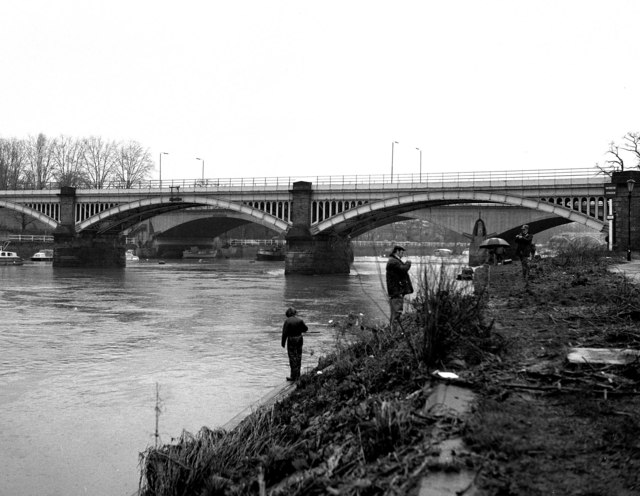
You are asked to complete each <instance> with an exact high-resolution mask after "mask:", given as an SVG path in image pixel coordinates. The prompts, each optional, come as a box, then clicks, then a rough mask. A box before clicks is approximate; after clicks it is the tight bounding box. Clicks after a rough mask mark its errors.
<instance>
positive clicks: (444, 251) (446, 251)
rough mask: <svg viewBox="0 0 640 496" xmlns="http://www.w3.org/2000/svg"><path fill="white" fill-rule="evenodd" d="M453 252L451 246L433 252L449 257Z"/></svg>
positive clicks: (438, 255) (439, 255)
mask: <svg viewBox="0 0 640 496" xmlns="http://www.w3.org/2000/svg"><path fill="white" fill-rule="evenodd" d="M452 253H453V251H451V250H450V249H449V248H438V249H437V250H435V251H434V252H433V254H434V255H435V256H436V257H448V256H450V255H451V254H452Z"/></svg>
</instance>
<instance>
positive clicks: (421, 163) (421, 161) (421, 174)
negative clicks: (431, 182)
mask: <svg viewBox="0 0 640 496" xmlns="http://www.w3.org/2000/svg"><path fill="white" fill-rule="evenodd" d="M416 150H418V151H419V152H420V182H422V150H420V148H418V147H416Z"/></svg>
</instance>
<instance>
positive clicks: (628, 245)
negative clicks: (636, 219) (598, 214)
mask: <svg viewBox="0 0 640 496" xmlns="http://www.w3.org/2000/svg"><path fill="white" fill-rule="evenodd" d="M635 184H636V182H635V181H634V180H633V179H629V180H627V189H628V190H629V201H628V202H627V207H628V210H627V262H630V261H631V192H632V191H633V187H634V186H635Z"/></svg>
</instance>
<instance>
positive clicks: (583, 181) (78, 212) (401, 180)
mask: <svg viewBox="0 0 640 496" xmlns="http://www.w3.org/2000/svg"><path fill="white" fill-rule="evenodd" d="M617 184H618V186H616V183H615V182H614V183H612V182H611V178H610V177H609V176H606V175H604V174H599V173H598V171H597V170H595V169H587V170H585V169H563V170H539V171H506V172H486V173H480V172H476V173H442V174H423V175H421V176H420V177H418V176H417V175H409V176H393V177H390V176H340V177H320V176H319V177H300V178H243V179H216V180H206V181H180V182H178V181H173V182H171V183H169V184H168V185H167V184H166V181H165V184H163V185H162V187H159V185H157V184H154V183H153V182H149V183H144V184H139V185H136V187H135V188H127V189H124V188H119V187H117V185H115V187H112V188H109V189H99V190H98V189H95V190H83V189H74V188H60V189H51V190H35V191H34V190H29V191H0V207H4V208H7V209H12V210H15V211H18V212H21V213H23V214H26V215H29V216H32V217H34V218H36V219H38V220H39V221H41V222H43V223H44V224H46V225H48V226H50V227H51V228H52V229H53V230H54V237H55V243H56V256H55V260H54V265H57V266H61V267H62V266H95V265H103V266H104V265H106V266H122V265H124V264H125V262H124V244H123V239H122V234H123V233H124V232H125V231H127V230H128V229H130V228H132V227H133V226H134V225H136V224H138V223H140V222H142V221H144V220H146V219H149V218H151V217H154V216H158V215H160V214H163V213H167V212H175V211H178V210H184V209H191V208H194V207H207V208H213V209H217V210H219V211H223V212H224V215H225V216H228V217H235V218H240V219H243V220H245V221H250V222H254V223H257V224H260V225H263V226H266V227H269V228H270V229H272V230H274V231H276V232H278V233H282V234H283V235H285V237H286V239H287V244H288V254H287V259H286V262H285V268H286V272H287V273H304V274H317V273H348V272H349V265H350V262H351V250H350V240H351V239H352V238H355V237H357V236H359V235H361V234H363V233H365V232H367V231H369V230H371V229H374V228H376V227H379V226H382V225H385V224H389V223H393V222H397V221H399V220H405V219H407V218H410V217H412V216H415V214H412V213H414V212H416V211H420V210H424V209H430V210H434V209H437V208H439V207H444V206H451V205H457V206H461V207H464V206H468V207H469V208H472V209H475V210H476V211H477V209H478V205H489V204H491V205H504V206H513V207H519V208H524V209H529V210H531V211H532V212H536V213H537V214H543V215H538V216H537V219H538V220H534V221H533V222H531V223H530V224H531V229H532V231H533V232H534V233H535V232H539V231H542V230H544V229H547V228H549V227H553V226H555V225H560V224H562V223H567V222H578V223H580V224H584V225H586V226H589V227H591V228H593V229H597V230H604V229H605V228H606V226H607V225H608V221H609V220H610V218H611V216H612V214H613V209H614V207H613V203H612V202H609V201H608V199H609V198H616V188H618V189H620V188H623V187H624V188H625V191H626V184H624V182H623V181H622V179H620V180H619V181H618V183H617ZM620 191H622V189H620ZM618 196H622V194H621V193H620V194H618ZM516 227H517V226H515V225H514V226H512V228H513V229H514V230H515V228H516ZM509 232H510V229H505V230H504V231H503V232H502V233H501V234H504V235H505V236H508V235H509Z"/></svg>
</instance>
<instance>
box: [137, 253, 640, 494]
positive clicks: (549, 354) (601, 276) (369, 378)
mask: <svg viewBox="0 0 640 496" xmlns="http://www.w3.org/2000/svg"><path fill="white" fill-rule="evenodd" d="M600 255H602V254H599V255H598V256H597V257H596V256H595V255H594V254H583V255H581V254H579V253H573V254H565V255H562V256H559V257H557V258H555V259H545V260H539V261H537V262H536V263H535V264H534V265H533V267H532V276H531V281H530V284H529V285H528V287H525V285H524V283H523V281H522V279H521V275H520V265H519V264H518V263H514V264H511V265H506V266H499V267H491V271H490V274H489V286H488V288H487V291H486V292H485V293H484V294H482V295H475V296H471V295H467V296H459V295H458V296H456V295H453V294H451V293H446V292H443V291H442V289H443V287H440V288H439V289H437V290H436V291H433V292H429V293H428V294H426V295H423V296H418V298H417V299H416V305H415V306H416V312H415V313H413V314H412V315H407V316H406V317H405V320H404V322H403V325H404V327H403V328H401V329H398V330H397V331H396V332H391V331H390V330H389V329H379V328H368V327H367V326H360V327H357V328H356V329H353V326H351V328H349V325H348V324H349V323H348V322H343V323H342V325H340V326H337V327H336V352H335V354H334V355H333V356H331V357H328V358H327V359H326V360H324V361H323V362H321V364H320V368H321V369H322V370H320V369H318V370H315V371H313V373H311V374H308V375H306V376H304V377H303V378H302V380H301V381H300V382H299V383H298V384H297V387H296V388H295V390H294V391H293V392H292V393H291V394H290V395H289V396H288V397H287V398H285V399H283V400H282V401H281V402H279V403H277V404H276V405H274V406H273V407H271V408H267V409H261V410H258V411H257V412H255V413H254V414H252V415H249V416H248V417H247V418H246V419H245V420H244V421H242V422H240V423H239V425H238V426H237V427H236V428H235V429H232V430H231V431H224V430H216V431H211V430H209V429H206V428H203V429H202V430H201V431H200V432H199V433H198V434H196V435H190V434H185V435H184V436H183V437H182V439H180V440H179V441H178V442H177V443H175V444H174V445H167V446H163V447H161V448H159V449H158V450H148V451H147V452H146V453H145V454H144V459H143V464H142V466H143V479H142V483H143V484H142V486H143V487H142V489H143V490H142V493H143V494H149V495H150V494H179V493H181V492H184V491H186V492H187V493H190V494H203V495H214V494H266V489H267V488H268V493H269V494H305V495H313V494H344V495H356V494H403V495H404V494H409V495H411V494H416V495H417V494H420V495H422V494H427V492H426V491H427V489H426V488H428V487H429V486H430V485H435V484H436V481H437V479H438V476H439V475H440V474H443V473H471V474H472V478H471V479H472V480H473V481H474V482H473V488H472V489H470V491H474V494H487V495H494V494H495V495H498V494H500V495H507V494H514V495H515V494H517V495H529V494H530V495H538V494H539V495H547V494H585V495H586V494H602V495H606V494H611V495H614V494H615V495H627V494H628V495H631V494H638V492H639V491H640V481H639V480H638V477H639V476H638V474H640V445H638V441H637V440H638V439H639V438H640V423H639V421H638V418H637V414H636V413H637V411H638V408H640V400H639V399H640V367H638V365H637V363H628V364H626V365H624V366H619V365H611V364H598V363H589V364H587V363H585V364H581V363H578V364H575V363H571V362H569V361H568V360H567V355H568V353H569V351H570V349H572V348H581V347H589V348H635V349H638V348H640V333H639V331H638V329H637V322H636V320H635V319H636V313H635V309H636V308H637V306H638V303H637V302H638V296H639V292H638V288H637V286H635V285H633V284H631V283H630V281H629V280H628V279H627V278H625V277H624V276H622V275H620V274H616V273H612V272H611V271H610V270H609V269H610V266H611V261H610V260H606V259H604V258H600ZM444 289H446V288H444ZM426 310H428V311H426ZM639 314H640V312H639ZM432 343H436V346H431V347H429V346H426V345H427V344H432ZM329 367H330V368H329ZM436 369H438V370H440V371H447V372H452V373H455V374H456V376H457V379H451V380H449V381H448V382H449V383H451V382H454V383H456V384H457V385H458V386H463V387H464V388H465V389H468V390H471V391H473V393H474V394H475V398H476V399H475V406H474V410H473V412H472V413H471V414H470V415H469V416H467V417H464V418H463V417H460V416H457V415H442V412H438V411H437V410H434V409H433V408H431V407H430V401H431V400H430V399H431V398H433V397H434V394H435V392H436V390H437V388H438V387H439V386H440V385H441V384H442V383H443V379H438V378H436V377H434V371H435V370H436ZM431 406H433V405H431ZM634 412H636V413H634ZM452 438H462V441H463V443H464V445H463V446H461V447H460V448H458V449H457V453H458V454H457V456H455V457H448V458H446V457H445V460H444V461H443V459H442V457H440V458H439V457H438V455H439V454H440V455H441V454H442V441H443V440H447V439H452ZM262 488H265V491H264V492H261V491H262ZM442 494H446V493H442ZM465 494H470V492H469V491H468V492H467V493H465Z"/></svg>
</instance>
